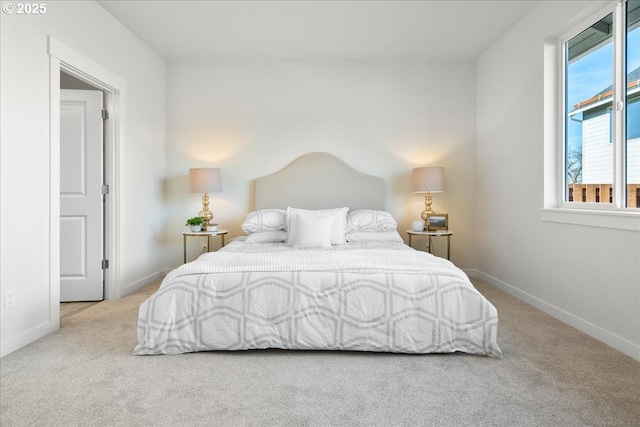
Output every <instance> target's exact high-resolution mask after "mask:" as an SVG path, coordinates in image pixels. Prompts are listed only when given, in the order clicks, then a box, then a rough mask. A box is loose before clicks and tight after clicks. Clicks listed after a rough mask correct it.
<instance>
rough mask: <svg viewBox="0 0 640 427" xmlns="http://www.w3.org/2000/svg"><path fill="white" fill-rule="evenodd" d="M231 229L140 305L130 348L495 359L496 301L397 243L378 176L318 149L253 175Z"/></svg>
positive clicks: (449, 268)
mask: <svg viewBox="0 0 640 427" xmlns="http://www.w3.org/2000/svg"><path fill="white" fill-rule="evenodd" d="M252 193H253V200H254V201H253V206H252V210H251V212H250V213H249V214H248V215H247V217H246V219H245V221H244V223H243V224H242V228H243V230H244V231H245V233H246V236H241V237H237V238H235V239H233V240H232V241H231V242H230V243H229V244H228V245H227V246H225V247H224V248H222V249H221V250H219V251H217V252H211V253H206V254H203V255H201V256H200V257H198V258H197V259H196V260H195V261H193V262H190V263H187V264H184V265H182V266H180V267H178V268H177V269H175V270H173V271H172V272H170V273H169V274H168V275H167V276H166V277H165V278H164V280H163V282H162V284H161V285H160V287H159V289H158V291H157V292H156V293H154V294H153V295H152V296H150V297H149V298H148V299H147V300H146V301H144V302H143V303H142V304H141V306H140V309H139V316H138V345H137V346H136V348H135V349H134V351H133V354H135V355H151V354H180V353H189V352H199V351H213V350H251V349H268V348H278V349H291V350H351V351H372V352H394V353H419V354H424V353H453V352H465V353H470V354H477V355H485V356H492V357H498V358H499V357H502V353H501V350H500V348H499V346H498V344H497V341H496V339H497V328H498V314H497V311H496V309H495V307H494V306H493V305H492V304H491V303H490V302H489V301H488V300H486V299H485V298H484V297H483V296H482V295H481V294H480V293H479V292H478V291H477V290H476V289H475V288H474V287H473V285H472V284H471V282H470V281H469V278H468V277H467V276H466V275H465V273H464V272H462V271H461V270H460V269H458V268H457V267H455V266H454V265H453V264H452V263H451V262H449V261H447V260H445V259H443V258H438V257H435V256H433V255H431V254H429V253H427V252H423V251H417V250H414V249H412V248H410V247H409V246H407V245H405V244H404V242H403V241H402V238H401V237H400V235H399V234H398V232H397V223H396V221H395V220H394V218H393V217H392V216H391V215H390V214H389V213H388V212H386V211H385V210H384V207H385V201H386V195H385V184H384V181H383V180H382V179H381V178H378V177H373V176H369V175H365V174H362V173H360V172H358V171H356V170H354V169H352V168H351V167H349V166H348V165H346V164H345V163H344V162H342V161H341V160H340V159H338V158H336V157H334V156H332V155H330V154H327V153H311V154H307V155H305V156H302V157H300V158H298V159H296V160H295V161H293V162H292V163H291V164H289V165H288V166H287V167H285V168H284V169H283V170H281V171H278V172H276V173H274V174H272V175H269V176H266V177H261V178H258V179H256V180H255V182H254V183H253V188H252Z"/></svg>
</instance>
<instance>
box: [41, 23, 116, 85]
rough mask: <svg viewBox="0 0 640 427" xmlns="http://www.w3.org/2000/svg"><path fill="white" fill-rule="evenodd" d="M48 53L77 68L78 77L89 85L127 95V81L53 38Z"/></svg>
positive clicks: (49, 42) (50, 38) (49, 40)
mask: <svg viewBox="0 0 640 427" xmlns="http://www.w3.org/2000/svg"><path fill="white" fill-rule="evenodd" d="M48 53H49V55H51V56H53V57H56V58H58V59H59V60H60V61H61V62H64V63H66V64H67V65H68V66H69V67H71V68H76V70H75V71H76V73H75V74H76V76H77V77H79V78H81V79H82V80H84V81H86V82H87V83H90V84H92V85H94V86H96V85H97V86H99V87H100V88H103V89H105V90H107V91H109V92H119V93H121V94H126V93H127V82H126V80H124V79H123V78H121V77H120V76H118V75H116V74H114V73H112V72H111V71H109V70H107V69H106V68H104V67H103V66H102V65H100V64H98V63H96V62H93V61H92V60H91V59H89V58H87V57H85V56H84V55H82V54H81V53H80V52H77V51H75V50H73V49H71V48H70V47H68V46H67V45H65V44H63V43H61V42H59V41H58V40H56V39H55V38H53V37H51V36H48Z"/></svg>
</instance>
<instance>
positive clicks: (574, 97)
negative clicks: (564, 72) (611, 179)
mask: <svg viewBox="0 0 640 427" xmlns="http://www.w3.org/2000/svg"><path fill="white" fill-rule="evenodd" d="M612 48H613V47H612V43H609V44H607V45H605V46H602V47H601V48H599V49H598V50H596V51H594V52H591V53H590V54H589V55H587V56H585V57H583V58H580V59H579V60H577V61H575V62H573V63H572V64H569V67H568V74H569V78H568V79H567V80H568V81H567V101H568V103H567V104H568V105H567V107H568V109H569V111H571V110H572V109H573V105H574V104H577V103H578V102H580V101H584V100H586V99H589V98H591V97H592V96H594V95H595V94H597V93H598V92H600V91H602V90H603V89H605V88H606V87H607V86H611V82H612V74H613V59H612V58H613V52H612ZM638 67H640V27H638V28H636V29H635V30H633V31H631V32H630V33H628V35H627V72H630V71H633V70H635V69H636V68H638ZM567 136H568V141H567V142H568V149H569V151H572V150H577V149H580V147H581V146H582V134H581V125H580V124H579V123H577V122H573V121H569V123H568V128H567Z"/></svg>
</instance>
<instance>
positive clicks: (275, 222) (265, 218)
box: [242, 209, 286, 234]
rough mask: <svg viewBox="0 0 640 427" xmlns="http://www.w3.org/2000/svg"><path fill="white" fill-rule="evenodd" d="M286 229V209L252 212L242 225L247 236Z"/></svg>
mask: <svg viewBox="0 0 640 427" xmlns="http://www.w3.org/2000/svg"><path fill="white" fill-rule="evenodd" d="M285 228H286V221H285V211H284V209H261V210H258V211H254V212H250V213H249V214H248V215H247V218H246V219H245V220H244V222H243V223H242V231H244V232H245V233H247V234H250V233H259V232H261V231H278V230H284V229H285Z"/></svg>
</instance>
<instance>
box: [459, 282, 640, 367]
mask: <svg viewBox="0 0 640 427" xmlns="http://www.w3.org/2000/svg"><path fill="white" fill-rule="evenodd" d="M474 272H475V274H473V276H472V277H477V278H479V279H482V280H484V281H485V282H487V283H489V284H491V285H493V286H495V287H497V288H500V289H502V290H503V291H505V292H507V293H509V294H511V295H513V296H514V297H516V298H518V299H519V300H522V301H524V302H526V303H527V304H529V305H531V306H533V307H535V308H537V309H538V310H541V311H543V312H545V313H547V314H548V315H550V316H552V317H555V318H556V319H558V320H560V321H562V322H564V323H566V324H568V325H571V326H573V327H574V328H576V329H578V330H579V331H582V332H584V333H585V334H587V335H589V336H591V337H593V338H595V339H597V340H599V341H602V342H603V343H605V344H607V345H609V346H611V347H613V348H615V349H616V350H618V351H620V352H622V353H624V354H626V355H627V356H629V357H632V358H634V359H636V360H638V361H640V345H639V344H636V343H634V342H631V341H629V340H628V339H626V338H623V337H621V336H619V335H616V334H614V333H613V332H610V331H607V330H606V329H603V328H601V327H600V326H598V325H595V324H593V323H591V322H589V321H587V320H584V319H582V318H581V317H578V316H576V315H574V314H572V313H569V312H568V311H566V310H563V309H561V308H560V307H556V306H555V305H553V304H550V303H548V302H546V301H544V300H541V299H540V298H538V297H535V296H533V295H531V294H529V293H527V292H524V291H522V290H520V289H518V288H516V287H515V286H512V285H510V284H508V283H506V282H503V281H502V280H499V279H496V278H495V277H493V276H490V275H488V274H486V273H483V272H482V271H477V270H475V271H474ZM466 273H467V274H468V275H470V276H471V274H469V272H466ZM498 315H499V314H498Z"/></svg>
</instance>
